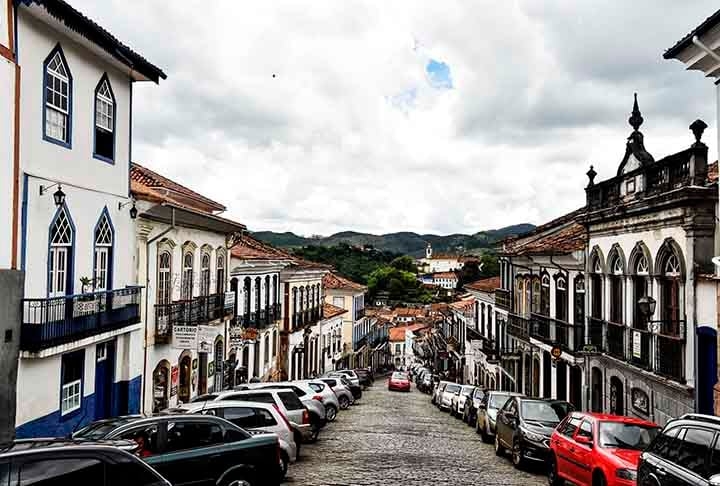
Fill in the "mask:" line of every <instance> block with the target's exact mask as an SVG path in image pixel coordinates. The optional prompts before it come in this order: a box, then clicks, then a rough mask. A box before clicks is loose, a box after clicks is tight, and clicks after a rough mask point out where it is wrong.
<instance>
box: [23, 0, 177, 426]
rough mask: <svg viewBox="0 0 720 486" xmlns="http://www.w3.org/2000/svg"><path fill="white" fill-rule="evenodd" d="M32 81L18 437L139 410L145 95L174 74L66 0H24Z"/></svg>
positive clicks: (26, 97) (26, 68)
mask: <svg viewBox="0 0 720 486" xmlns="http://www.w3.org/2000/svg"><path fill="white" fill-rule="evenodd" d="M10 5H12V6H13V7H14V9H13V19H12V22H13V26H14V36H15V39H14V48H15V58H16V61H17V64H18V65H19V66H20V76H19V77H16V80H17V83H18V84H17V85H16V86H15V88H16V90H17V89H19V91H20V93H22V95H21V97H20V113H19V115H20V117H19V118H20V130H19V132H20V136H19V193H20V194H19V200H20V205H19V207H18V213H19V215H16V216H18V217H19V219H20V225H19V232H18V236H17V238H18V240H19V241H18V242H17V248H18V250H17V251H18V255H17V257H18V259H19V261H20V266H21V268H22V269H23V270H24V271H25V276H26V278H25V289H24V294H25V299H24V301H23V309H22V313H23V315H22V328H21V336H20V348H21V350H20V359H19V364H18V388H17V405H18V406H17V416H16V424H17V436H18V437H32V436H62V435H66V434H68V433H69V432H71V431H72V430H73V429H76V428H77V427H79V426H80V425H81V424H84V423H87V422H89V421H91V420H94V419H97V418H103V417H108V416H113V415H119V414H126V413H136V412H138V411H139V409H140V391H141V375H142V369H143V362H142V354H141V353H139V352H137V350H139V349H142V347H143V334H142V324H141V319H140V317H141V316H140V304H141V300H142V296H143V290H142V288H141V287H139V286H137V285H136V283H137V270H136V256H135V228H134V222H133V220H132V217H133V216H134V215H136V210H135V208H134V204H133V203H132V201H131V199H130V194H129V182H130V181H129V170H130V158H131V153H132V143H131V138H132V87H133V83H135V82H138V81H153V82H156V83H157V82H159V80H160V79H161V78H162V79H164V78H165V74H164V73H163V72H162V71H161V70H160V69H159V68H157V67H155V66H154V65H152V64H150V63H149V62H148V61H147V60H145V59H144V58H142V57H141V56H140V55H139V54H137V53H135V52H133V51H132V50H131V49H129V48H128V47H127V46H125V45H124V44H122V43H121V42H119V41H118V40H117V39H116V38H115V37H113V36H112V35H111V34H110V33H109V32H107V31H106V30H104V29H103V28H102V27H100V26H99V25H97V24H96V23H94V22H93V21H91V20H90V19H88V18H87V17H85V16H84V15H83V14H81V13H80V12H78V11H77V10H75V9H74V8H72V7H71V6H70V5H68V4H67V3H65V2H64V1H61V0H35V1H31V0H24V1H19V2H11V3H10Z"/></svg>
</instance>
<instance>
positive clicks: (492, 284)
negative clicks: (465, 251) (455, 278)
mask: <svg viewBox="0 0 720 486" xmlns="http://www.w3.org/2000/svg"><path fill="white" fill-rule="evenodd" d="M465 288H466V289H471V290H479V291H481V292H494V291H495V289H497V288H500V277H490V278H484V279H482V280H476V281H475V282H471V283H469V284H467V285H466V286H465Z"/></svg>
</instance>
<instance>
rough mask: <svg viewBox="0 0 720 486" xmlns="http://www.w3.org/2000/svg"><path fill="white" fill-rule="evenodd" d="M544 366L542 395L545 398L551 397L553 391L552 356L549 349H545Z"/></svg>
mask: <svg viewBox="0 0 720 486" xmlns="http://www.w3.org/2000/svg"><path fill="white" fill-rule="evenodd" d="M542 366H543V372H542V377H543V378H542V379H543V391H542V396H543V398H550V394H551V393H552V358H551V357H550V353H548V352H547V351H543V363H542Z"/></svg>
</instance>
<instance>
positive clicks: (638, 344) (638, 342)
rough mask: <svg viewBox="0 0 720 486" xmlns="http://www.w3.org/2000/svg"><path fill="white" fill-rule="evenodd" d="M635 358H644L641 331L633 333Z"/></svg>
mask: <svg viewBox="0 0 720 486" xmlns="http://www.w3.org/2000/svg"><path fill="white" fill-rule="evenodd" d="M633 358H637V359H640V358H642V335H641V334H640V331H633Z"/></svg>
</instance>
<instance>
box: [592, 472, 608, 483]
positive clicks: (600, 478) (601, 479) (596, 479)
mask: <svg viewBox="0 0 720 486" xmlns="http://www.w3.org/2000/svg"><path fill="white" fill-rule="evenodd" d="M592 484H593V486H605V485H606V484H607V480H606V479H605V475H604V474H603V473H601V472H600V471H597V472H595V473H594V474H593V482H592Z"/></svg>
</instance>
